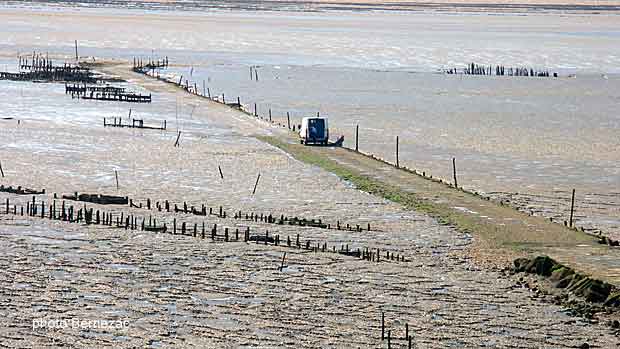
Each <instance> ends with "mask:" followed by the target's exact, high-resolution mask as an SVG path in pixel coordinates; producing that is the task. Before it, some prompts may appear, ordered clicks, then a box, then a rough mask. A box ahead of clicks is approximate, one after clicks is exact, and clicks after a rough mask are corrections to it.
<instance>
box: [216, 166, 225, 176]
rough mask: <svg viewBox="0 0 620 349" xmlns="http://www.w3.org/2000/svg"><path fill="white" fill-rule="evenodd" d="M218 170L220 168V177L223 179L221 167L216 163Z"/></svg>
mask: <svg viewBox="0 0 620 349" xmlns="http://www.w3.org/2000/svg"><path fill="white" fill-rule="evenodd" d="M217 168H218V170H220V177H222V179H224V175H223V174H222V168H221V167H220V166H219V165H218V166H217Z"/></svg>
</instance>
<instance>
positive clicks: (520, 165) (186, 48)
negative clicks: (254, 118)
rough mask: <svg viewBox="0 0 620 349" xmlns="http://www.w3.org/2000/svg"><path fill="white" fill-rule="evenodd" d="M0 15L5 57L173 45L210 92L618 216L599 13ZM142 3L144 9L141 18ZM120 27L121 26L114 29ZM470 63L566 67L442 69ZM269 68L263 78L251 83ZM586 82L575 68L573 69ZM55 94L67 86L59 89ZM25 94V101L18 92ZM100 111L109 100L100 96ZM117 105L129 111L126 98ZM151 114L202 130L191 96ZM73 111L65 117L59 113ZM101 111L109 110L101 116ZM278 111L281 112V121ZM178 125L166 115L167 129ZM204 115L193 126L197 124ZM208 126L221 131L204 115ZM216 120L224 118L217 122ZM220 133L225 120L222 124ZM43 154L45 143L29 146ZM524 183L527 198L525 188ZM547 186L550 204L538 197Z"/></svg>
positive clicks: (483, 181) (593, 213)
mask: <svg viewBox="0 0 620 349" xmlns="http://www.w3.org/2000/svg"><path fill="white" fill-rule="evenodd" d="M25 11H26V12H27V15H25V14H24V9H15V8H14V7H6V8H3V9H2V10H0V17H2V18H3V20H4V23H5V24H4V25H3V26H1V27H0V34H2V35H0V51H1V52H2V53H4V54H5V55H6V56H7V57H6V58H5V59H4V60H3V62H2V64H0V66H5V67H11V66H12V65H14V64H15V63H14V58H9V57H15V55H16V54H17V53H18V52H31V51H32V50H33V49H34V48H38V49H40V50H42V51H44V52H47V51H51V52H53V53H56V54H58V53H60V54H64V55H65V59H67V60H70V59H71V56H72V55H73V49H74V48H73V40H74V39H77V40H78V41H79V48H80V55H81V56H98V57H109V58H119V57H120V58H125V59H129V60H131V58H132V57H133V56H134V55H141V56H142V58H144V59H146V58H147V57H148V56H151V55H154V56H161V55H168V56H170V57H171V59H172V62H173V63H175V64H179V66H175V67H172V68H171V70H172V71H173V72H174V73H176V76H177V77H178V76H179V75H183V76H184V79H190V80H193V81H195V82H196V83H197V84H198V88H199V89H200V90H202V89H203V86H202V83H203V81H205V86H204V87H205V89H206V88H208V89H209V90H210V92H211V93H212V94H213V95H219V94H221V93H224V94H225V95H226V96H227V100H234V99H235V98H236V97H237V96H240V97H241V101H242V103H244V104H246V106H247V108H248V109H249V110H252V109H253V103H257V104H258V112H259V113H260V114H261V115H267V113H268V109H269V108H271V109H272V113H273V116H274V118H283V117H284V115H285V113H286V112H287V111H288V112H290V113H292V117H293V122H294V123H295V122H298V120H299V118H300V117H301V116H304V115H314V114H315V113H316V112H317V111H320V112H321V114H322V115H327V116H329V117H330V120H331V126H332V134H343V135H345V138H346V144H347V145H349V146H352V145H353V139H354V127H355V125H357V124H359V125H360V149H361V150H363V151H368V152H372V153H375V154H378V155H380V156H382V157H385V158H386V159H390V160H393V159H394V147H395V144H394V143H395V137H396V136H399V137H400V162H401V164H403V165H406V166H408V167H413V168H416V169H418V170H421V171H426V172H427V173H431V174H432V175H433V176H439V177H443V178H448V179H451V177H452V175H451V158H452V157H455V158H456V159H457V167H458V175H459V182H460V184H461V185H462V186H464V187H466V188H470V189H474V190H478V191H483V192H487V193H489V194H490V195H492V196H497V197H498V198H502V199H511V201H513V203H514V204H515V205H516V206H519V207H521V208H522V209H524V210H530V211H536V212H538V213H540V214H543V215H547V216H553V217H555V218H558V219H560V220H562V219H566V218H567V211H568V209H569V195H567V194H566V193H569V192H570V190H571V189H572V188H575V189H576V190H577V209H578V211H577V219H578V220H579V224H580V225H582V226H586V227H599V228H602V229H603V230H605V231H611V232H617V231H618V229H619V226H620V222H619V219H618V217H620V194H619V193H620V191H619V189H618V188H620V166H618V162H619V161H620V138H619V137H618V134H620V132H619V131H620V118H619V116H618V113H617V105H618V101H620V93H619V92H618V91H620V88H619V87H620V75H617V74H616V73H618V67H619V66H620V49H619V47H620V45H618V44H619V43H620V21H618V20H617V19H618V17H617V16H616V15H614V14H604V15H584V14H568V15H562V16H560V15H557V14H556V15H552V14H535V13H528V14H527V15H517V14H503V15H501V16H496V15H492V14H480V13H478V14H472V13H459V14H455V13H415V14H414V13H408V14H404V13H372V14H369V13H366V14H352V13H348V12H342V13H336V12H328V13H303V12H294V13H293V12H290V13H287V12H281V13H270V12H235V11H233V12H218V11H215V12H208V13H204V12H195V11H169V10H166V9H160V8H157V9H151V10H149V11H146V12H145V11H140V12H137V11H136V10H132V9H127V8H107V9H88V8H83V9H80V10H79V11H75V10H72V9H68V8H64V7H54V8H53V9H51V8H47V7H45V6H43V7H40V8H38V9H32V10H25ZM136 13H140V14H141V16H140V17H136V16H134V15H135V14H136ZM107 28H114V30H107ZM470 61H475V62H479V63H488V64H503V65H506V66H511V65H526V66H533V67H534V68H540V69H544V68H546V69H549V70H551V71H552V72H553V71H558V72H560V74H561V76H562V77H561V78H558V79H541V78H508V77H505V78H495V77H463V76H445V75H442V74H435V73H434V72H435V71H436V70H438V69H442V68H450V67H455V66H456V67H461V66H462V65H463V64H465V63H467V62H470ZM251 65H258V66H260V67H259V68H258V73H259V81H258V82H257V81H251V80H250V78H249V66H251ZM575 73H576V74H577V78H568V77H567V75H568V74H575ZM3 85H4V86H7V88H6V89H3V90H2V91H0V93H1V94H2V97H3V98H2V100H3V101H4V102H0V107H2V110H5V111H6V113H7V114H9V115H10V116H14V115H21V116H22V117H35V116H34V115H32V110H35V109H32V108H28V107H26V106H27V105H30V104H32V103H34V102H35V101H36V100H37V98H39V97H38V89H43V88H48V86H35V87H32V88H33V89H34V90H33V91H35V92H34V93H30V92H29V93H26V94H25V95H24V93H23V86H24V85H20V84H19V83H5V82H3ZM52 90H53V91H55V93H56V94H58V95H60V94H61V93H62V91H61V88H60V87H52ZM16 99H17V100H19V101H21V102H20V103H14V101H15V100H16ZM58 103H64V102H59V100H56V99H52V100H49V101H46V102H45V103H44V104H46V105H49V108H47V109H46V110H45V111H44V112H41V110H38V109H37V113H39V115H37V116H36V118H48V119H50V118H54V119H61V120H66V121H67V123H70V122H79V123H82V124H87V123H89V122H93V121H92V120H93V119H95V118H97V117H95V116H94V111H93V109H88V108H90V107H89V106H87V105H84V104H83V103H81V102H78V103H74V105H72V106H71V107H70V108H69V110H65V109H64V108H63V107H62V106H61V105H59V104H58ZM96 105H97V106H99V105H100V104H96ZM111 108H112V109H111V110H110V112H108V113H109V114H108V115H110V114H116V115H119V116H120V115H126V114H127V109H128V107H127V106H112V107H111ZM133 108H135V110H134V112H135V113H137V115H142V116H144V118H145V119H147V120H148V119H155V120H157V119H161V117H160V116H157V112H155V110H157V111H161V112H163V113H165V114H167V117H166V118H167V119H168V120H171V119H175V120H176V119H177V115H179V116H178V117H179V118H180V121H179V123H178V126H177V123H176V121H175V124H173V127H180V128H181V129H182V128H184V127H193V126H198V125H199V124H196V123H194V122H193V121H192V108H193V107H192V106H189V105H183V104H180V105H179V103H176V102H175V101H167V103H161V104H159V103H156V104H154V105H153V106H152V107H151V106H135V107H133ZM63 113H66V114H69V115H74V116H65V115H60V114H63ZM98 118H99V119H101V118H102V117H101V115H99V117H98ZM281 120H282V119H281ZM169 125H170V124H169ZM192 125H193V126H192ZM208 127H214V126H213V125H211V124H209V125H208ZM215 127H216V126H215ZM221 132H222V134H225V133H226V131H225V130H224V129H222V130H221ZM22 146H28V147H31V148H32V149H36V148H41V147H42V146H43V145H42V144H39V145H37V144H30V145H25V144H24V145H22ZM515 193H518V195H514V194H515ZM540 196H544V197H547V199H545V200H540V199H539V197H540Z"/></svg>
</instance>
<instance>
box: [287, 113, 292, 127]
mask: <svg viewBox="0 0 620 349" xmlns="http://www.w3.org/2000/svg"><path fill="white" fill-rule="evenodd" d="M286 124H287V125H288V129H289V130H290V129H291V114H289V112H286Z"/></svg>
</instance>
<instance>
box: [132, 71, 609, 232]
mask: <svg viewBox="0 0 620 349" xmlns="http://www.w3.org/2000/svg"><path fill="white" fill-rule="evenodd" d="M166 66H167V65H166ZM139 72H141V73H142V74H146V75H148V70H143V69H142V70H139ZM252 73H255V78H256V80H257V81H258V73H257V69H256V67H250V74H252ZM149 76H150V75H149ZM151 77H154V78H157V79H160V80H162V81H164V82H168V83H172V84H175V85H177V86H179V87H182V88H184V89H185V90H186V91H187V92H190V93H194V94H196V95H198V96H200V95H199V94H198V91H197V90H196V89H194V91H193V92H192V91H191V89H190V88H189V87H188V84H187V83H186V85H185V86H183V85H182V83H181V82H182V79H183V76H181V78H180V79H179V81H178V82H175V81H171V80H167V79H161V78H159V76H151ZM204 84H205V82H204V80H203V85H204ZM202 97H205V98H208V99H210V100H212V101H214V102H217V103H223V104H226V103H224V101H222V102H220V101H218V100H217V98H212V97H211V92H210V90H209V88H207V95H206V96H205V95H204V86H203V95H202ZM222 97H224V94H222ZM222 99H223V98H222ZM237 101H238V103H236V104H235V106H236V107H237V108H236V109H238V110H241V111H243V112H245V113H246V114H248V115H252V116H254V117H256V118H260V119H261V120H263V118H262V117H260V116H259V115H258V106H257V104H256V103H254V113H250V112H248V111H246V110H244V109H243V108H242V106H241V103H240V97H237ZM286 114H287V115H286V116H287V125H285V127H287V128H288V129H292V130H293V131H295V129H296V127H295V125H293V126H292V128H291V125H290V113H289V112H287V113H286ZM319 115H320V114H319V113H317V116H319ZM269 121H270V122H272V123H273V121H272V120H271V109H269ZM179 136H180V132H179ZM399 139H400V137H398V136H396V163H390V162H389V161H386V160H384V159H382V158H379V157H377V156H375V155H373V154H368V153H364V152H360V150H359V124H357V125H356V126H355V149H354V151H355V152H357V153H360V154H362V155H364V156H367V157H370V158H372V159H375V160H378V161H381V162H383V163H385V164H388V165H392V166H394V167H396V168H399V169H402V170H404V171H407V172H410V173H413V174H416V175H419V176H422V177H423V178H426V179H430V180H433V181H435V182H439V183H443V184H446V185H449V186H453V187H454V188H455V189H458V190H461V191H464V192H467V193H470V194H472V195H475V196H479V197H481V198H483V199H485V200H490V197H488V196H483V195H481V194H480V193H478V192H476V191H469V190H466V189H463V188H462V187H459V185H458V179H457V170H456V158H454V157H453V158H452V176H453V183H452V184H450V183H449V182H448V181H444V180H442V179H440V178H433V176H432V175H431V174H429V175H428V176H427V173H426V172H425V171H421V172H420V171H418V170H415V169H410V168H408V167H406V166H401V165H400V158H399V155H400V154H399ZM177 145H178V137H177V143H175V146H177ZM352 150H353V149H352ZM259 177H260V176H259ZM257 183H258V178H257ZM573 191H574V189H573ZM499 204H500V205H504V202H503V200H499ZM517 209H518V208H517ZM522 212H526V213H527V214H529V215H532V216H533V215H534V214H533V213H532V212H527V211H522ZM573 212H574V198H572V199H571V216H570V218H569V220H568V221H564V225H565V226H568V227H570V228H573V225H574V220H573ZM550 221H553V218H552V217H551V218H550ZM581 230H582V231H584V232H585V229H584V228H583V227H581ZM599 233H602V231H600V230H599Z"/></svg>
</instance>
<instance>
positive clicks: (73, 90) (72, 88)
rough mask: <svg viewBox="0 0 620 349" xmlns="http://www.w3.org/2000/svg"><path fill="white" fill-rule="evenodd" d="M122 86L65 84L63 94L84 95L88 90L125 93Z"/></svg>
mask: <svg viewBox="0 0 620 349" xmlns="http://www.w3.org/2000/svg"><path fill="white" fill-rule="evenodd" d="M125 90H126V89H125V88H124V87H116V86H110V85H106V86H88V85H85V84H84V85H82V86H80V85H77V84H74V85H69V84H65V94H71V97H73V96H74V95H78V96H80V95H86V94H89V93H90V92H105V93H125Z"/></svg>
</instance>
